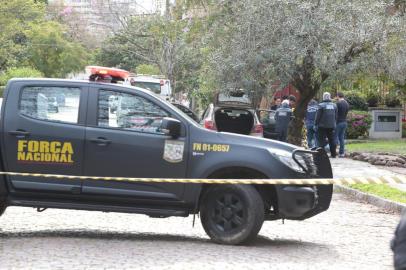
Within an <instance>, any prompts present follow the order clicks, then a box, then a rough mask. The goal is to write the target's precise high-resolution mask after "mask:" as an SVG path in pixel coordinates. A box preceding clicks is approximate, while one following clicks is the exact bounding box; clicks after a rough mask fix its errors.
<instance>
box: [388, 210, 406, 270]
mask: <svg viewBox="0 0 406 270" xmlns="http://www.w3.org/2000/svg"><path fill="white" fill-rule="evenodd" d="M391 248H392V250H393V253H394V266H395V269H396V270H406V211H403V217H402V219H401V220H400V222H399V225H398V227H397V228H396V231H395V237H394V238H393V240H392V243H391Z"/></svg>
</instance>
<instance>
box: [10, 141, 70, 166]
mask: <svg viewBox="0 0 406 270" xmlns="http://www.w3.org/2000/svg"><path fill="white" fill-rule="evenodd" d="M72 156H73V147H72V143H71V142H59V141H35V140H18V142H17V161H18V162H22V163H38V164H41V163H47V164H48V163H54V164H73V163H74V161H73V159H72Z"/></svg>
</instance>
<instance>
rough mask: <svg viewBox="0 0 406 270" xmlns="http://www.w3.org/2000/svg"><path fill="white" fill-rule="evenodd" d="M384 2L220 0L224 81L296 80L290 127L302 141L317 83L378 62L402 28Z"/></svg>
mask: <svg viewBox="0 0 406 270" xmlns="http://www.w3.org/2000/svg"><path fill="white" fill-rule="evenodd" d="M388 7H389V5H388V4H387V3H386V2H385V1H380V0H360V1H355V2H354V1H350V0H340V1H336V0H325V1H320V0H319V1H261V0H250V1H225V4H224V5H223V8H224V10H225V15H226V16H224V18H223V19H222V20H223V22H224V23H223V29H225V31H226V32H227V34H226V35H223V37H222V38H221V39H222V42H220V43H219V45H221V46H219V48H218V49H217V50H216V51H215V53H214V54H213V59H215V60H216V63H217V70H218V71H219V73H220V74H222V76H223V78H222V80H223V82H225V83H227V82H228V83H236V82H238V83H244V81H248V82H249V81H251V82H255V83H256V84H258V85H261V79H262V78H264V79H265V80H264V82H265V84H263V85H264V86H266V85H267V84H266V82H267V78H268V82H269V79H274V80H280V81H282V82H283V83H284V84H288V83H291V84H292V85H293V86H295V87H296V88H297V89H298V91H299V92H300V96H301V98H300V99H299V100H298V102H297V106H296V109H295V112H294V115H295V119H294V120H293V121H292V123H291V126H290V132H289V133H290V134H291V136H290V142H292V143H295V144H300V143H301V138H302V135H301V130H302V126H303V118H304V115H305V112H306V107H307V104H308V102H309V101H310V100H311V99H312V98H313V97H314V96H315V95H316V94H317V93H318V92H319V91H320V90H321V89H322V87H323V84H325V83H326V81H327V80H328V79H333V78H338V77H342V76H344V75H346V74H351V73H353V72H356V71H358V70H360V69H363V68H368V70H371V69H373V68H380V63H381V60H382V59H383V58H382V55H383V54H385V51H386V50H387V46H388V41H389V40H390V39H391V38H393V37H395V36H402V35H403V37H404V36H405V33H406V31H405V25H406V23H405V17H404V16H400V15H392V16H388V13H387V8H388ZM405 62H406V61H405V60H403V61H402V60H400V61H399V63H400V65H401V66H404V65H405ZM224 75H226V76H225V77H224ZM252 89H253V90H254V91H255V84H254V85H253V87H252Z"/></svg>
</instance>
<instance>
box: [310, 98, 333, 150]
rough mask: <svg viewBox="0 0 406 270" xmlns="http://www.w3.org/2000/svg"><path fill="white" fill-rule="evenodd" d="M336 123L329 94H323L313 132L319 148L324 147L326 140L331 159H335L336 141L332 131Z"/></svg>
mask: <svg viewBox="0 0 406 270" xmlns="http://www.w3.org/2000/svg"><path fill="white" fill-rule="evenodd" d="M336 123H337V106H336V104H334V103H333V102H331V96H330V93H328V92H325V93H324V94H323V101H322V102H321V103H320V104H319V106H318V108H317V113H316V119H315V120H314V130H315V131H316V132H317V138H318V143H319V146H320V147H323V148H324V147H325V146H326V138H327V139H328V144H329V146H330V153H331V157H332V158H335V157H336V155H337V154H336V140H335V137H334V130H335V128H336Z"/></svg>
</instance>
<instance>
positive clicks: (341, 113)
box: [336, 92, 350, 157]
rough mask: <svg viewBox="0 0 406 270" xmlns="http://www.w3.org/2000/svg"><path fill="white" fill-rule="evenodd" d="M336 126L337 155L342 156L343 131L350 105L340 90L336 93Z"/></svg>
mask: <svg viewBox="0 0 406 270" xmlns="http://www.w3.org/2000/svg"><path fill="white" fill-rule="evenodd" d="M337 99H338V101H337V111H338V113H337V127H336V142H337V144H339V145H340V150H339V152H338V154H339V157H344V156H345V155H344V145H345V142H344V139H345V131H346V129H347V114H348V111H349V109H350V105H349V104H348V102H347V101H346V100H345V99H344V94H343V93H342V92H338V93H337Z"/></svg>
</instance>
